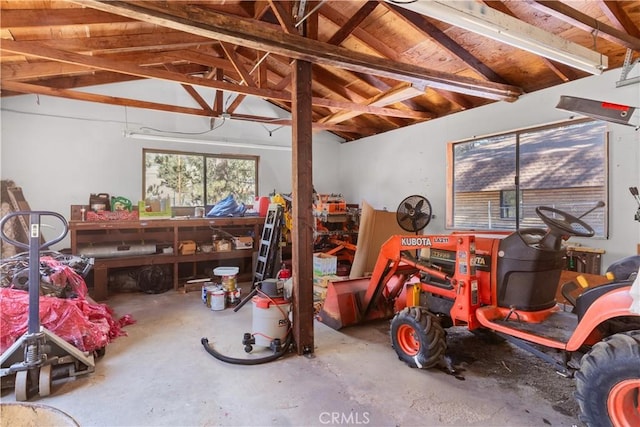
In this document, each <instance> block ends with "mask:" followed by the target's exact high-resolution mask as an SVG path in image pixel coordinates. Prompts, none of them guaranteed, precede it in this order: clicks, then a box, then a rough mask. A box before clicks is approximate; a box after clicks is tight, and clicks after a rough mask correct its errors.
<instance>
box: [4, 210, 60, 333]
mask: <svg viewBox="0 0 640 427" xmlns="http://www.w3.org/2000/svg"><path fill="white" fill-rule="evenodd" d="M19 216H29V243H24V242H18V241H17V240H14V239H12V238H11V237H9V236H7V234H6V232H5V230H4V225H5V224H6V223H7V221H9V220H10V219H12V218H14V217H19ZM45 216H53V217H56V218H58V219H59V220H60V222H61V223H62V228H63V230H62V233H61V234H60V235H59V236H58V237H56V238H55V239H53V240H50V241H48V242H44V243H43V244H40V219H41V218H42V217H45ZM68 231H69V224H68V223H67V220H66V219H65V218H64V217H63V216H62V215H60V214H59V213H57V212H49V211H16V212H11V213H9V214H7V215H6V216H5V217H3V218H2V220H0V238H1V239H2V240H4V241H5V242H7V243H9V244H12V245H14V246H16V247H19V248H22V249H27V250H28V251H29V260H30V261H29V329H28V332H29V333H30V334H36V333H38V332H39V331H40V319H39V316H40V250H41V249H46V248H49V246H51V245H53V244H55V243H58V242H59V241H61V240H62V239H64V237H65V236H66V235H67V233H68ZM33 260H36V261H33Z"/></svg>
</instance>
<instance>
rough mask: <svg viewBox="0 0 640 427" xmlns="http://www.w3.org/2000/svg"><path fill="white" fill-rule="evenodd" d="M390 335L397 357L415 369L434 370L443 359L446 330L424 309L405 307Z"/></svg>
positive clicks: (393, 322) (392, 322)
mask: <svg viewBox="0 0 640 427" xmlns="http://www.w3.org/2000/svg"><path fill="white" fill-rule="evenodd" d="M390 334H391V343H392V345H393V348H394V349H395V350H396V353H397V354H398V357H399V358H400V360H402V361H404V362H405V363H406V364H407V365H409V366H411V367H412V368H420V369H427V368H432V367H433V366H435V365H436V364H438V362H439V361H440V360H441V359H442V357H443V356H444V351H445V349H446V343H445V338H444V337H445V335H444V329H442V326H441V325H440V321H439V320H438V318H437V317H436V316H435V315H434V314H432V313H431V312H429V311H428V310H427V309H425V308H422V307H405V308H404V309H403V310H402V311H401V312H399V313H398V314H396V315H395V317H394V318H393V320H392V321H391V331H390Z"/></svg>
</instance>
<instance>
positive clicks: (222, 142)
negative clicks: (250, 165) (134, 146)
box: [124, 131, 291, 151]
mask: <svg viewBox="0 0 640 427" xmlns="http://www.w3.org/2000/svg"><path fill="white" fill-rule="evenodd" d="M124 136H125V138H131V139H142V140H147V141H160V142H179V143H182V144H200V145H215V146H221V147H234V148H253V149H258V150H275V151H291V147H290V146H287V145H271V144H256V143H251V142H243V141H236V140H229V139H228V138H225V140H208V139H192V138H182V137H177V136H163V135H153V134H148V133H138V132H131V131H125V132H124Z"/></svg>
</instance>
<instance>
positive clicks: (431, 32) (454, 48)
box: [385, 3, 509, 84]
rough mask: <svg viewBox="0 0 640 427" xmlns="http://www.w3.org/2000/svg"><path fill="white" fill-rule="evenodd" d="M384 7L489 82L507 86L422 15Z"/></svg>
mask: <svg viewBox="0 0 640 427" xmlns="http://www.w3.org/2000/svg"><path fill="white" fill-rule="evenodd" d="M385 6H386V7H387V8H388V9H389V10H391V11H393V12H394V13H395V14H396V15H398V16H399V17H401V18H402V19H403V20H404V21H405V22H407V23H409V24H411V25H412V26H414V27H415V28H416V29H418V30H419V31H422V32H424V33H426V34H427V35H428V36H429V37H430V38H431V39H432V40H433V41H434V42H436V43H437V44H438V45H439V46H440V47H442V48H443V49H445V50H447V51H449V52H450V53H451V54H452V55H454V56H456V57H458V58H459V59H460V60H462V61H463V62H464V63H465V64H467V65H468V66H469V67H470V68H472V69H473V70H475V71H476V72H477V73H478V74H480V75H481V76H483V77H485V78H486V79H488V80H490V81H494V82H498V83H507V84H509V82H507V81H506V80H505V79H504V78H503V77H502V76H500V75H499V74H498V73H496V72H495V71H493V70H492V69H491V68H490V67H489V66H487V65H486V64H485V63H483V62H482V61H480V60H479V59H478V58H476V57H475V56H473V55H472V54H471V53H469V51H468V50H466V49H464V48H463V47H462V46H460V45H459V44H458V43H456V41H455V40H453V39H452V38H451V37H449V36H448V35H446V34H445V33H444V32H443V31H441V30H440V29H439V28H438V27H436V26H435V25H433V24H432V23H431V22H429V21H428V20H427V19H426V18H425V17H424V16H423V15H420V14H419V13H416V12H414V11H412V10H409V9H405V8H402V7H398V6H396V5H394V4H390V3H385Z"/></svg>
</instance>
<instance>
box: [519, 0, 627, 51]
mask: <svg viewBox="0 0 640 427" xmlns="http://www.w3.org/2000/svg"><path fill="white" fill-rule="evenodd" d="M529 2H530V3H531V4H532V5H533V6H534V7H536V8H537V9H539V10H541V11H543V12H545V13H548V14H550V15H552V16H555V17H556V18H558V19H561V20H563V21H564V22H567V23H569V24H571V25H573V26H576V27H578V28H582V29H583V30H585V31H589V32H592V31H595V32H597V34H596V35H597V36H598V37H602V38H603V39H606V40H609V41H610V42H613V43H616V44H620V45H622V46H625V47H627V48H629V49H633V50H637V51H640V38H638V37H634V36H632V35H630V34H627V33H625V32H623V31H620V30H618V29H617V28H614V27H612V26H610V25H607V24H605V23H604V22H600V21H598V20H597V19H595V18H592V17H590V16H589V15H587V14H585V13H582V12H580V11H579V10H576V9H574V8H572V7H571V6H569V5H567V4H564V3H562V2H559V1H546V0H529Z"/></svg>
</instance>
